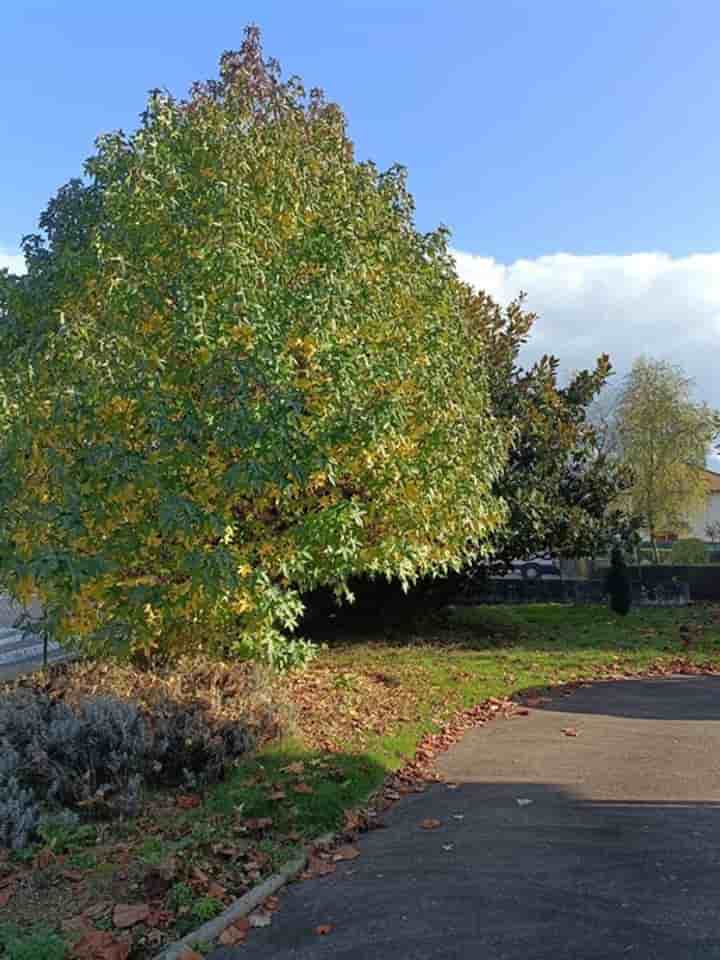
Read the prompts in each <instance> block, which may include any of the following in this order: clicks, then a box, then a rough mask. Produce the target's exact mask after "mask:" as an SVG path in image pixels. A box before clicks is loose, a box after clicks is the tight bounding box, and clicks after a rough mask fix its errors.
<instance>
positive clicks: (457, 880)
mask: <svg viewBox="0 0 720 960" xmlns="http://www.w3.org/2000/svg"><path fill="white" fill-rule="evenodd" d="M573 732H574V733H576V735H575V736H573V735H572V733H573ZM440 768H441V770H442V772H443V773H444V774H445V776H446V777H447V778H448V779H449V780H451V781H452V783H453V784H457V786H456V787H454V788H452V787H451V786H448V785H447V784H443V785H438V786H435V787H432V788H431V789H429V790H428V791H427V792H426V793H424V794H419V795H415V796H412V797H408V798H406V799H404V800H402V801H401V802H400V803H398V804H397V805H396V806H395V808H394V809H393V810H392V811H390V813H389V814H388V815H387V817H386V823H387V826H388V829H385V830H378V831H374V832H373V833H371V834H369V835H367V836H365V837H363V838H361V840H360V842H359V847H360V850H361V856H360V857H359V858H358V859H356V860H354V861H351V862H347V863H341V864H338V869H337V872H336V873H335V874H334V875H331V876H328V877H323V878H321V879H316V880H312V881H307V882H303V883H298V884H295V885H293V886H291V887H289V888H288V889H287V890H286V891H285V892H284V893H283V894H282V897H281V901H282V902H281V907H280V909H279V911H278V912H277V913H276V914H275V915H274V918H273V922H272V925H271V926H269V927H266V928H263V929H257V930H253V931H251V934H250V936H249V938H248V940H247V942H246V943H245V944H244V945H243V946H241V947H236V948H224V949H221V950H217V951H215V952H214V953H212V954H211V957H212V960H230V958H233V960H239V958H241V957H242V958H244V960H265V958H268V960H269V958H271V957H272V958H273V960H291V958H293V960H295V958H297V960H316V958H317V960H320V958H336V960H370V958H374V960H375V958H376V960H383V958H389V960H410V958H412V960H426V958H428V960H429V958H433V960H435V958H457V960H466V958H467V960H481V958H482V960H551V958H552V960H565V958H567V960H570V958H572V960H583V958H588V960H595V958H597V960H600V958H603V960H612V958H624V960H627V958H631V960H633V958H637V960H640V958H642V960H681V958H682V960H696V958H698V960H699V958H703V960H709V958H718V960H720V678H714V677H689V678H685V677H683V678H681V677H678V678H670V679H662V680H648V681H624V682H617V683H603V684H596V685H594V686H592V687H588V688H581V689H580V690H578V691H576V692H575V693H573V694H572V695H571V696H569V697H565V698H559V699H558V700H556V701H553V702H551V703H548V704H546V705H544V706H542V707H540V708H538V709H532V710H531V711H530V714H529V716H526V717H518V718H515V719H510V720H497V721H495V722H493V723H490V724H488V725H486V726H484V727H480V728H478V729H476V730H473V731H471V732H470V733H468V734H467V735H466V736H465V738H464V739H463V740H462V741H461V742H460V743H459V744H458V745H457V746H456V747H455V748H453V749H452V750H451V751H450V752H449V753H447V754H446V755H445V756H444V757H443V758H442V761H441V763H440ZM426 818H434V819H437V820H439V821H440V826H439V827H438V828H437V829H433V830H424V829H422V828H421V827H420V823H421V821H423V820H424V819H426ZM320 924H329V925H332V930H331V932H330V933H329V934H327V935H325V936H319V935H318V934H316V933H315V932H314V930H315V928H316V927H317V926H318V925H320Z"/></svg>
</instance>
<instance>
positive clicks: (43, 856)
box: [35, 847, 56, 870]
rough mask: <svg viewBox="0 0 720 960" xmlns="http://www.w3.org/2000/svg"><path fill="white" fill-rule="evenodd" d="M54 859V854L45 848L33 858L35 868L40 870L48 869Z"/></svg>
mask: <svg viewBox="0 0 720 960" xmlns="http://www.w3.org/2000/svg"><path fill="white" fill-rule="evenodd" d="M55 859H56V858H55V854H54V853H53V852H52V850H48V849H47V847H46V848H45V849H44V850H41V851H40V853H39V854H38V855H37V856H36V857H35V866H36V867H39V868H40V869H41V870H44V869H45V867H49V866H50V864H51V863H52V862H53V860H55Z"/></svg>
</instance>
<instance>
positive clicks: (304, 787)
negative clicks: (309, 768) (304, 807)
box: [293, 783, 315, 793]
mask: <svg viewBox="0 0 720 960" xmlns="http://www.w3.org/2000/svg"><path fill="white" fill-rule="evenodd" d="M293 790H294V791H295V793H315V791H314V790H313V788H312V787H311V786H308V784H307V783H296V784H295V786H294V787H293Z"/></svg>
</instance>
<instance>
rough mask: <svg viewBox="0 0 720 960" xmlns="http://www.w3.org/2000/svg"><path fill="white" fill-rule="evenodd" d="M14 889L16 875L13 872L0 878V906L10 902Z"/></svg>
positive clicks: (15, 887)
mask: <svg viewBox="0 0 720 960" xmlns="http://www.w3.org/2000/svg"><path fill="white" fill-rule="evenodd" d="M16 890H17V877H16V876H15V874H11V875H10V876H9V877H2V878H0V907H6V906H7V905H8V904H9V903H10V901H11V900H12V898H13V895H14V894H15V891H16Z"/></svg>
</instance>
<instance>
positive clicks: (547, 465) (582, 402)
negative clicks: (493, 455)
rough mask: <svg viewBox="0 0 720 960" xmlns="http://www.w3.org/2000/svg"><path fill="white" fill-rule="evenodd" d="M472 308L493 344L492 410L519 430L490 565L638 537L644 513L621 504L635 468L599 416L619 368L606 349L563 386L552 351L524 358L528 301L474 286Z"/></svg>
mask: <svg viewBox="0 0 720 960" xmlns="http://www.w3.org/2000/svg"><path fill="white" fill-rule="evenodd" d="M466 309H467V313H468V317H469V319H470V324H471V328H472V329H473V330H475V331H476V335H477V336H478V338H479V340H480V342H482V343H484V344H485V345H486V347H485V349H486V351H487V352H486V355H485V359H486V362H487V366H488V368H489V374H490V393H491V398H492V406H493V410H494V412H495V415H496V416H497V417H498V418H499V419H500V420H501V421H502V422H503V423H504V424H505V427H506V430H507V431H508V432H509V433H510V434H511V436H512V438H513V439H512V444H511V448H510V454H509V458H508V461H507V463H506V465H505V468H504V470H503V471H502V473H501V474H500V476H499V477H498V479H497V480H496V482H495V487H494V489H495V492H496V494H497V495H498V496H499V497H501V498H502V499H503V500H504V501H505V502H506V504H507V506H508V511H509V520H508V523H507V524H505V525H504V526H502V527H500V528H498V529H496V531H495V533H494V535H493V549H494V555H493V562H492V564H491V566H493V567H494V568H495V569H498V570H502V569H506V568H507V565H508V564H509V563H510V562H511V561H512V560H519V559H526V558H529V557H532V556H534V555H537V554H543V553H552V554H555V555H559V556H561V557H588V556H594V555H596V554H599V553H603V552H605V551H606V550H607V549H608V547H609V545H610V544H611V543H612V542H614V541H615V540H616V539H618V538H620V539H621V540H623V541H627V540H630V539H632V536H633V533H634V530H635V529H636V527H637V523H638V521H637V519H634V518H633V517H632V515H631V514H629V513H628V512H627V511H626V510H625V509H624V508H623V507H622V505H621V503H620V500H621V497H622V495H623V493H624V492H625V491H626V490H627V489H628V488H629V485H630V482H631V478H630V473H629V471H628V469H627V468H626V467H625V466H624V465H623V464H621V463H619V462H618V461H617V459H616V458H615V457H613V456H612V453H611V452H610V451H609V450H607V449H605V445H604V433H603V430H602V429H601V428H600V427H599V426H598V424H597V423H596V422H594V421H593V419H592V417H591V411H592V408H593V404H594V403H595V401H596V399H597V398H598V396H599V395H600V393H601V391H603V389H604V387H605V385H606V383H607V381H608V378H609V377H610V375H611V372H612V368H611V365H610V361H609V359H608V357H607V356H602V357H600V358H599V359H598V361H597V364H596V366H595V369H594V370H590V371H587V370H586V371H581V372H579V373H577V374H575V375H574V376H573V377H571V378H570V379H569V381H568V382H567V384H566V385H565V386H561V385H560V382H559V374H558V368H559V361H558V360H557V358H555V357H550V356H545V357H543V358H542V359H541V360H539V361H538V362H537V363H535V364H533V365H532V366H530V367H528V368H523V367H522V366H521V365H520V363H519V354H520V351H521V349H522V347H523V345H524V344H525V343H526V341H527V339H528V338H529V336H530V333H531V331H532V327H533V324H534V322H535V320H536V316H535V314H533V313H530V312H528V311H526V310H524V309H523V301H522V299H521V300H519V301H518V302H516V303H513V304H511V305H510V306H508V307H507V308H502V307H500V306H498V304H496V303H494V301H493V300H492V299H491V298H490V297H489V296H487V295H486V294H484V293H473V292H472V291H470V290H468V291H467V304H466ZM481 376H485V374H484V372H481Z"/></svg>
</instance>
